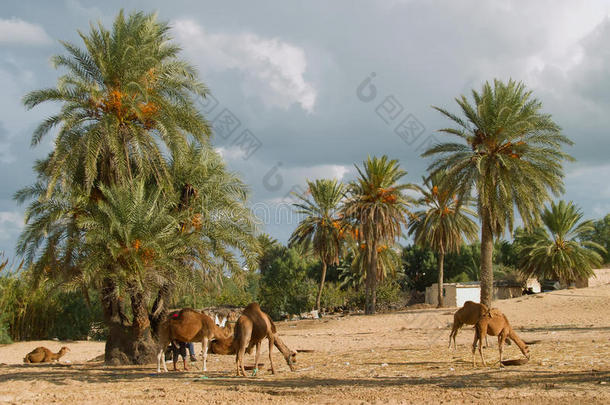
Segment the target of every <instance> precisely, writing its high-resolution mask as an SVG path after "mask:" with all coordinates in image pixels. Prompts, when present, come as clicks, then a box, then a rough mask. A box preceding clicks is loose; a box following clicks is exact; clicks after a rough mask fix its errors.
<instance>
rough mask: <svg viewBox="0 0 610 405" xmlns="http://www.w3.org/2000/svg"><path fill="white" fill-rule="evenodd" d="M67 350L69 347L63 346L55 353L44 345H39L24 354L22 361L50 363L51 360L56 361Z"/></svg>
mask: <svg viewBox="0 0 610 405" xmlns="http://www.w3.org/2000/svg"><path fill="white" fill-rule="evenodd" d="M69 351H70V349H68V348H67V347H66V346H64V347H62V348H61V349H59V351H58V352H57V353H53V352H52V351H50V350H49V349H47V348H46V347H42V346H40V347H37V348H36V349H34V350H32V351H31V352H29V353H28V354H26V355H25V357H24V358H23V362H24V363H50V362H52V361H58V360H59V359H60V358H61V357H62V356H63V355H64V354H66V353H67V352H69Z"/></svg>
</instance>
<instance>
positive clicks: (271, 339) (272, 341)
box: [267, 335, 275, 374]
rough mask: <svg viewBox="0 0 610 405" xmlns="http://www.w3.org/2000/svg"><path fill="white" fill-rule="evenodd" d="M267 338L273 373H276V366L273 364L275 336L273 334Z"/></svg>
mask: <svg viewBox="0 0 610 405" xmlns="http://www.w3.org/2000/svg"><path fill="white" fill-rule="evenodd" d="M267 340H268V341H269V363H271V374H275V366H274V365H273V356H272V353H273V345H274V343H275V342H274V337H273V335H269V336H268V337H267Z"/></svg>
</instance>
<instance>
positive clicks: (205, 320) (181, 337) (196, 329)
mask: <svg viewBox="0 0 610 405" xmlns="http://www.w3.org/2000/svg"><path fill="white" fill-rule="evenodd" d="M226 337H227V336H226V334H225V332H224V331H223V330H222V329H221V328H219V327H218V326H217V325H216V324H215V323H214V320H213V319H212V318H210V317H209V316H207V315H206V314H202V313H201V312H197V311H195V310H194V309H191V308H185V309H182V310H180V312H178V313H173V314H170V315H169V316H168V318H167V319H166V320H165V321H164V322H163V323H162V324H161V325H160V326H159V345H160V346H159V354H158V355H157V372H158V373H159V372H161V360H163V370H164V371H165V372H167V365H166V364H165V356H164V353H165V349H167V346H168V345H169V342H172V341H179V342H201V344H202V347H203V371H207V359H208V343H209V342H210V340H212V339H215V338H216V339H218V338H226Z"/></svg>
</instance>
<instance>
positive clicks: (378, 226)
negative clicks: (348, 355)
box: [341, 156, 412, 314]
mask: <svg viewBox="0 0 610 405" xmlns="http://www.w3.org/2000/svg"><path fill="white" fill-rule="evenodd" d="M356 170H357V171H358V178H357V179H356V180H355V181H353V182H351V183H350V184H349V185H348V194H347V199H346V201H345V204H344V205H343V208H342V210H341V214H342V215H343V218H344V221H346V223H347V226H349V227H350V228H351V229H352V230H353V231H354V233H355V235H356V240H357V241H358V244H359V245H364V246H365V250H366V252H364V253H363V254H364V258H365V261H366V266H365V268H366V283H365V289H366V304H365V313H366V314H374V313H375V304H376V301H377V296H376V288H377V280H378V271H379V265H378V257H379V251H380V250H381V246H383V245H385V246H391V245H393V244H394V243H396V242H397V241H398V239H399V238H400V236H401V235H402V227H403V225H406V224H407V217H408V215H409V211H408V206H409V205H410V204H411V202H412V199H411V198H410V197H408V196H407V195H406V194H405V191H406V190H407V189H409V188H411V187H412V186H411V185H410V184H405V183H400V181H401V179H402V178H403V177H404V176H405V175H406V174H407V172H405V171H404V170H402V169H401V168H400V166H399V164H398V161H397V160H390V159H389V158H388V157H387V156H382V157H381V158H377V157H373V158H371V157H369V158H368V159H367V160H366V161H364V162H363V167H362V169H361V168H359V167H358V166H356Z"/></svg>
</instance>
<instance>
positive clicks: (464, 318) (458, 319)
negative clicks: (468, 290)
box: [449, 301, 487, 349]
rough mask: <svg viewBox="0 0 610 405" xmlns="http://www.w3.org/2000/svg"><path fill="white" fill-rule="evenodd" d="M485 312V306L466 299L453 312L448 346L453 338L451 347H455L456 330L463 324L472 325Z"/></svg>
mask: <svg viewBox="0 0 610 405" xmlns="http://www.w3.org/2000/svg"><path fill="white" fill-rule="evenodd" d="M486 313H487V306H486V305H484V304H479V303H478V302H473V301H466V302H465V303H464V306H463V307H462V308H460V309H458V310H457V311H456V313H455V314H453V326H452V328H451V334H449V348H450V349H451V339H453V348H456V344H455V337H456V336H457V333H458V331H459V330H460V328H461V327H462V326H464V325H474V324H476V323H477V322H478V320H479V319H481V317H482V316H483V315H485V314H486ZM485 343H487V341H485Z"/></svg>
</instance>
